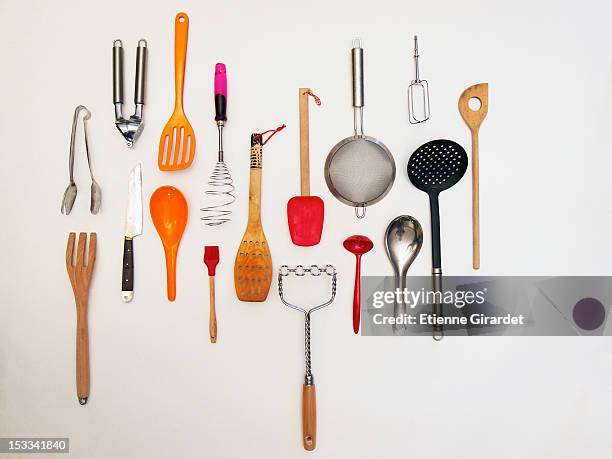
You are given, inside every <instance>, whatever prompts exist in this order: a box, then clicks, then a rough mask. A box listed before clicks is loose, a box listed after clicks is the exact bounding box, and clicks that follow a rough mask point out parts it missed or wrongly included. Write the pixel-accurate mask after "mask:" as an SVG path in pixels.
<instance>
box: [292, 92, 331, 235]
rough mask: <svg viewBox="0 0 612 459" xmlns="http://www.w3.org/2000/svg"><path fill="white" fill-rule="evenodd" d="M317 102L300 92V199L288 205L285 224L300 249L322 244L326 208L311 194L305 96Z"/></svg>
mask: <svg viewBox="0 0 612 459" xmlns="http://www.w3.org/2000/svg"><path fill="white" fill-rule="evenodd" d="M309 95H311V96H313V97H314V99H315V102H316V104H317V105H321V101H320V99H319V98H318V97H317V96H315V95H314V94H313V93H312V91H311V90H310V89H308V88H300V89H299V101H300V189H301V190H300V191H301V196H294V197H292V198H291V199H290V200H289V202H287V221H288V222H289V234H290V235H291V241H292V242H293V243H294V244H295V245H299V246H305V247H307V246H312V245H317V244H318V243H319V242H320V241H321V233H322V231H323V219H324V216H325V206H324V204H323V200H322V199H321V198H320V197H318V196H311V195H310V140H309V120H308V96H309Z"/></svg>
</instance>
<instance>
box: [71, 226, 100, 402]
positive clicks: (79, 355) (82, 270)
mask: <svg viewBox="0 0 612 459" xmlns="http://www.w3.org/2000/svg"><path fill="white" fill-rule="evenodd" d="M75 238H76V234H75V233H70V234H69V235H68V245H67V246H66V270H67V271H68V277H69V278H70V284H71V285H72V291H73V293H74V300H75V302H76V316H77V333H76V387H77V397H78V400H79V403H80V404H81V405H85V404H86V403H87V400H88V399H89V327H88V324H87V306H88V304H89V285H90V283H91V275H92V273H93V268H94V264H95V262H96V243H97V235H96V233H90V235H89V254H88V256H87V260H86V259H85V243H86V242H87V233H80V234H79V242H78V244H77V249H76V263H74V240H75Z"/></svg>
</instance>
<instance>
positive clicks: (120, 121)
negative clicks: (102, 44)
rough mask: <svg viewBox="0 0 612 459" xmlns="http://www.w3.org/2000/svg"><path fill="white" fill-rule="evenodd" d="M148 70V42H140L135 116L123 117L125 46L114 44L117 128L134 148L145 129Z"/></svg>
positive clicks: (137, 59)
mask: <svg viewBox="0 0 612 459" xmlns="http://www.w3.org/2000/svg"><path fill="white" fill-rule="evenodd" d="M146 68H147V41H146V40H144V39H140V40H138V48H137V50H136V87H135V89H134V105H135V108H134V110H135V111H134V114H133V115H132V116H130V117H129V118H127V119H126V118H124V117H123V44H122V43H121V40H115V42H114V43H113V104H115V126H117V129H119V132H121V135H122V136H123V138H124V139H125V141H126V143H127V146H128V147H132V146H133V145H134V143H135V142H136V140H138V137H140V134H141V133H142V130H143V128H144V122H143V120H142V109H143V107H144V95H145V74H146Z"/></svg>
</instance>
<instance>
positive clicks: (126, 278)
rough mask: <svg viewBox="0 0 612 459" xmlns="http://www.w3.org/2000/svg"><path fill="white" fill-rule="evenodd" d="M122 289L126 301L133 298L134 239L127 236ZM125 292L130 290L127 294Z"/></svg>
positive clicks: (124, 249) (124, 242)
mask: <svg viewBox="0 0 612 459" xmlns="http://www.w3.org/2000/svg"><path fill="white" fill-rule="evenodd" d="M121 291H122V292H124V293H123V299H124V301H130V300H131V299H132V294H131V292H133V291H134V244H133V241H132V239H128V238H125V239H124V241H123V273H122V276H121ZM125 292H130V294H128V295H126V293H125Z"/></svg>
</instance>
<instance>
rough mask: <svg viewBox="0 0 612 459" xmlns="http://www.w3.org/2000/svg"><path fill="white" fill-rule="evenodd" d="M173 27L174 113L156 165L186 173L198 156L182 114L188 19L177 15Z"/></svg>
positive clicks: (184, 15) (193, 139) (193, 140)
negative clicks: (183, 170) (184, 170)
mask: <svg viewBox="0 0 612 459" xmlns="http://www.w3.org/2000/svg"><path fill="white" fill-rule="evenodd" d="M174 27H175V31H174V91H175V96H174V97H175V100H174V112H173V113H172V116H171V117H170V119H169V120H168V122H167V123H166V126H165V127H164V130H163V131H162V134H161V138H160V139H159V152H158V156H157V164H158V166H159V169H160V170H162V171H176V170H179V169H186V168H188V167H189V166H191V163H192V162H193V157H194V155H195V133H194V132H193V128H192V127H191V124H190V123H189V120H188V119H187V116H186V115H185V111H184V110H183V84H184V82H185V61H186V59H187V36H188V33H189V16H187V14H185V13H179V14H177V15H176V18H175V20H174Z"/></svg>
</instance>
